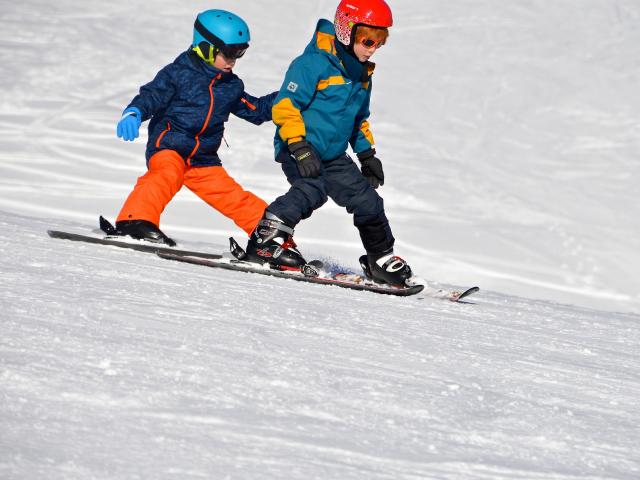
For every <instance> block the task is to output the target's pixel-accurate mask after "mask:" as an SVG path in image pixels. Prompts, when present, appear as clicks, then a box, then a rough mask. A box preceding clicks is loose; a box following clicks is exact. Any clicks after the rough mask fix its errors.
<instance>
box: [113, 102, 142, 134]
mask: <svg viewBox="0 0 640 480" xmlns="http://www.w3.org/2000/svg"><path fill="white" fill-rule="evenodd" d="M141 123H142V112H141V111H140V109H138V108H136V107H129V108H127V109H126V110H125V111H124V112H122V118H121V119H120V121H119V122H118V127H117V128H116V134H117V135H118V138H122V139H123V140H125V141H129V142H133V141H134V140H135V139H136V138H138V130H140V124H141Z"/></svg>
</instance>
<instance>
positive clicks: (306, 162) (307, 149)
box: [289, 140, 320, 177]
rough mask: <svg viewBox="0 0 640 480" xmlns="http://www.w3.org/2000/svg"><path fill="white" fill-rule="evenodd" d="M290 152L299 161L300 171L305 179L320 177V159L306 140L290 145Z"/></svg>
mask: <svg viewBox="0 0 640 480" xmlns="http://www.w3.org/2000/svg"><path fill="white" fill-rule="evenodd" d="M289 152H290V153H291V155H293V157H294V158H295V159H296V160H297V161H298V171H300V175H302V176H303V177H317V176H318V175H320V159H319V158H318V155H316V152H315V151H314V150H313V147H312V146H311V145H310V144H309V143H307V141H306V140H300V141H298V142H293V143H291V144H289Z"/></svg>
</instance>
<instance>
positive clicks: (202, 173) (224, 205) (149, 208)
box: [116, 150, 267, 235]
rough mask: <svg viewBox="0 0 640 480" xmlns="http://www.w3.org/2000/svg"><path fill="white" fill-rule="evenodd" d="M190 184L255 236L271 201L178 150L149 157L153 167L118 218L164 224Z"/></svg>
mask: <svg viewBox="0 0 640 480" xmlns="http://www.w3.org/2000/svg"><path fill="white" fill-rule="evenodd" d="M182 185H186V186H187V188H189V190H191V191H192V192H193V193H195V194H196V195H197V196H198V197H200V198H201V199H202V200H204V201H205V202H206V203H208V204H209V205H211V206H212V207H213V208H215V209H216V210H218V211H219V212H220V213H222V214H223V215H225V216H226V217H228V218H230V219H231V220H233V221H234V222H235V224H236V225H238V227H240V228H241V229H242V230H244V231H245V232H247V234H248V235H251V232H252V231H253V230H254V229H255V227H256V225H257V224H258V222H259V221H260V219H261V218H262V215H263V213H264V211H265V209H266V208H267V204H266V202H265V201H264V200H262V199H261V198H259V197H257V196H255V195H254V194H253V193H251V192H247V191H246V190H243V188H242V187H241V186H240V184H238V183H237V182H236V181H235V180H234V179H233V178H231V177H230V176H229V174H228V173H227V172H226V170H225V169H224V168H223V167H221V166H214V167H190V166H188V165H186V164H185V163H184V160H183V159H182V157H181V156H180V155H179V154H178V153H177V152H176V151H174V150H161V151H159V152H157V153H156V154H155V155H153V156H152V157H151V158H150V159H149V170H148V171H147V173H145V174H144V175H143V176H141V177H140V178H138V182H137V183H136V185H135V187H134V188H133V191H132V192H131V193H130V194H129V197H128V198H127V200H126V201H125V203H124V205H123V207H122V210H121V211H120V214H119V215H118V218H117V220H116V221H118V222H119V221H123V220H147V221H149V222H151V223H153V224H154V225H156V226H158V227H159V226H160V214H161V213H162V211H163V210H164V208H165V207H166V206H167V204H168V203H169V202H170V201H171V199H172V198H173V197H174V195H175V194H176V193H178V190H180V188H182Z"/></svg>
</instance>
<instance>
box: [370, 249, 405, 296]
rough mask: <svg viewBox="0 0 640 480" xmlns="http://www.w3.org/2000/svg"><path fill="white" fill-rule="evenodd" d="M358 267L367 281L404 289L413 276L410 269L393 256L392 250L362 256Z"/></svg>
mask: <svg viewBox="0 0 640 480" xmlns="http://www.w3.org/2000/svg"><path fill="white" fill-rule="evenodd" d="M360 266H361V267H362V270H363V271H364V274H365V276H366V277H367V279H369V280H373V281H374V282H376V283H386V284H388V285H392V286H394V287H406V286H407V284H406V280H407V279H409V278H411V276H412V275H413V274H412V272H411V267H409V265H408V264H407V262H405V261H404V260H403V259H402V258H400V257H398V256H396V255H394V254H393V250H392V251H390V252H385V253H383V254H380V255H362V256H361V257H360Z"/></svg>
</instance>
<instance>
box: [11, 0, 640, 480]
mask: <svg viewBox="0 0 640 480" xmlns="http://www.w3.org/2000/svg"><path fill="white" fill-rule="evenodd" d="M335 4H336V1H324V0H323V1H318V2H296V1H293V0H278V1H275V0H260V1H258V0H247V1H243V2H231V1H220V2H216V4H215V5H212V4H211V3H210V2H203V1H192V2H169V1H166V0H158V1H150V2H146V3H144V6H143V4H142V3H141V2H125V1H124V0H113V1H111V2H81V1H79V0H58V1H56V2H45V1H42V0H25V1H23V2H13V3H7V4H6V5H3V8H2V11H1V12H0V147H1V148H0V274H1V275H2V288H1V289H0V332H1V335H0V478H2V479H11V480H13V479H40V478H46V479H83V480H84V479H175V478H179V479H191V478H193V479H195V478H216V479H217V478H219V479H252V480H253V479H336V478H339V479H394V480H395V479H515V478H518V479H541V480H542V479H544V480H547V479H554V480H570V479H629V480H631V479H637V478H640V454H639V453H638V449H637V445H638V443H639V440H640V429H639V427H638V425H639V423H640V403H639V402H638V398H640V377H639V375H638V372H639V371H640V349H639V347H638V345H639V344H640V333H639V325H640V315H639V314H640V277H639V276H638V273H637V272H638V271H639V269H640V248H639V244H638V237H639V234H640V220H638V219H639V218H640V206H639V203H638V187H637V185H638V183H640V177H639V175H640V165H639V164H638V161H637V160H638V159H637V157H638V151H640V148H639V147H640V141H639V139H640V95H638V84H639V80H640V61H639V60H638V58H640V57H639V56H638V53H639V47H638V45H640V29H639V28H638V24H639V22H640V4H639V3H638V2H637V1H636V0H589V1H584V0H563V1H560V2H552V1H550V0H545V1H543V0H533V1H528V2H523V1H520V2H499V1H498V0H474V1H470V0H458V1H456V2H446V1H444V0H401V1H400V0H398V1H396V2H392V3H391V5H392V7H393V10H394V23H395V24H394V27H393V28H392V31H391V37H390V40H389V42H388V44H387V45H386V46H385V47H384V48H382V49H380V51H379V52H378V53H377V54H376V56H375V57H374V60H376V61H377V63H378V68H377V70H376V74H375V77H374V84H375V85H374V95H373V105H372V111H373V115H372V118H371V124H372V130H373V132H374V135H375V138H376V147H377V150H378V152H379V154H380V158H381V159H382V161H383V162H384V166H385V172H386V175H387V179H386V182H385V185H384V187H382V189H381V190H380V191H381V193H382V195H383V196H384V198H385V205H386V208H387V213H388V216H389V218H390V219H391V222H392V227H393V230H394V234H395V236H396V238H397V239H398V243H397V249H396V251H397V253H399V254H400V255H402V256H404V257H406V258H407V259H408V261H409V262H410V264H411V265H412V267H413V268H414V270H415V271H416V272H417V273H418V274H420V275H421V276H422V277H425V278H427V279H428V280H430V282H432V285H436V286H437V285H442V286H445V287H452V286H470V285H473V284H478V285H480V286H481V287H482V291H481V292H480V293H479V294H477V295H476V296H474V297H471V298H470V302H469V303H465V304H453V303H449V302H446V301H441V300H436V299H430V298H427V297H422V296H420V295H418V296H417V297H410V298H394V297H385V296H380V295H375V294H370V293H359V292H351V291H347V290H342V289H338V288H331V287H324V286H317V285H306V284H300V283H299V282H293V281H287V280H281V279H274V278H268V277H261V276H256V275H250V274H242V273H237V272H227V271H218V270H211V269H207V268H203V267H198V266H194V265H186V264H179V263H174V262H169V261H165V260H162V259H160V258H157V257H156V256H154V255H151V254H145V253H139V252H132V251H125V250H122V249H117V248H105V247H100V246H95V245H83V244H78V243H74V242H67V241H62V240H54V239H50V238H49V237H47V235H46V230H47V229H48V228H55V229H68V230H72V231H77V232H84V233H87V232H90V231H91V229H95V228H96V224H97V222H96V220H97V216H98V215H99V214H100V213H102V214H105V215H106V216H108V217H109V218H111V219H113V218H114V217H115V215H116V214H117V212H118V210H119V208H120V206H121V204H122V202H123V201H124V198H125V197H126V195H127V194H128V192H129V191H130V189H131V187H132V186H133V184H134V182H135V180H136V178H137V177H138V176H139V175H141V174H142V173H143V172H144V143H145V140H146V132H144V129H143V137H142V138H140V139H139V140H138V141H137V142H135V143H133V144H130V143H124V142H122V141H120V140H118V139H116V138H115V124H116V122H117V120H118V118H119V116H120V113H121V111H122V109H123V108H124V107H125V106H126V104H127V103H128V101H129V100H130V99H131V98H132V96H133V95H134V94H135V93H136V92H137V88H138V87H139V86H140V85H141V84H143V83H146V82H147V81H149V80H150V79H151V78H152V77H153V76H154V75H155V73H156V71H157V70H158V69H159V68H160V67H162V66H163V65H165V64H166V63H168V62H170V61H171V60H172V59H173V58H174V57H175V56H177V54H178V53H179V52H181V51H182V50H184V49H185V48H186V47H187V46H188V44H189V42H190V37H191V30H192V24H193V17H194V15H195V14H196V13H197V12H199V11H202V10H205V9H207V8H227V9H229V10H233V11H234V12H236V13H238V14H240V15H241V16H243V17H244V18H245V19H246V20H247V21H248V23H249V25H250V27H251V33H252V46H251V48H250V50H249V51H248V53H247V55H245V57H243V59H241V60H240V61H239V62H238V65H237V68H236V71H237V73H238V74H239V75H240V76H241V78H243V80H244V81H245V84H246V85H247V90H248V91H249V92H250V93H252V94H254V95H256V94H258V95H261V94H265V93H268V92H270V91H272V90H275V89H276V88H278V87H279V85H280V82H281V80H282V78H283V75H284V71H285V70H286V68H287V65H288V63H289V62H290V61H291V59H293V58H294V57H295V56H296V55H298V54H299V53H300V51H301V50H302V48H303V47H304V46H305V45H306V43H307V42H308V40H309V38H310V35H311V32H312V30H313V27H314V25H315V22H316V20H317V18H319V17H326V18H331V17H332V14H333V9H334V8H335ZM273 130H274V129H273V126H272V125H263V126H261V127H255V126H252V125H249V124H246V123H244V122H242V121H240V120H238V119H232V120H231V121H230V122H229V125H228V129H227V133H226V138H227V141H228V142H229V145H230V147H229V148H228V149H227V148H226V147H225V148H224V149H223V150H222V151H221V157H222V159H223V162H224V165H225V167H226V168H227V169H228V171H229V172H230V173H231V175H233V176H234V177H235V178H236V179H237V180H238V181H239V182H240V183H242V184H243V185H244V186H245V187H246V188H248V189H250V190H252V191H254V192H255V193H257V194H259V195H261V196H262V197H264V198H265V199H267V200H270V199H273V198H275V197H276V196H277V195H279V194H281V193H282V192H284V191H285V190H286V188H287V184H286V181H285V179H284V176H283V175H282V172H281V171H280V170H279V167H278V166H277V164H275V163H274V162H273V160H272V135H273ZM162 228H163V229H164V230H165V231H166V232H167V233H168V234H169V235H170V236H172V237H174V238H176V239H177V240H178V241H179V242H180V246H181V247H184V248H189V249H198V250H206V251H211V252H218V251H222V250H224V249H225V248H226V245H227V243H226V238H227V237H228V236H229V235H234V236H236V237H237V238H238V237H239V238H242V234H241V232H239V231H238V230H237V229H235V227H234V226H233V224H232V223H231V222H230V221H228V220H227V219H225V218H224V217H222V216H221V215H220V214H218V213H217V212H215V211H213V210H211V209H210V208H209V207H207V206H206V205H204V204H202V203H201V202H200V200H198V199H197V198H196V197H195V196H194V195H193V194H191V193H190V192H188V191H183V192H180V193H179V194H178V195H177V196H176V198H175V199H174V201H173V202H172V203H171V204H170V205H169V207H168V208H167V210H166V211H165V213H164V215H163V224H162ZM296 241H297V242H298V244H299V245H300V247H301V249H302V250H303V252H305V253H306V254H307V256H309V257H321V258H324V259H327V260H328V261H330V262H333V263H336V264H341V265H343V266H346V267H350V268H354V269H355V268H356V267H357V259H358V256H359V255H360V254H361V253H362V252H361V246H360V244H359V238H358V234H357V232H356V230H355V229H354V228H353V225H352V224H351V219H350V218H349V216H348V215H347V214H346V213H345V212H344V211H343V210H342V209H340V208H339V207H337V206H335V205H333V204H331V203H329V204H327V205H326V206H325V207H323V209H322V210H320V211H318V212H316V213H315V214H314V215H313V217H312V218H310V219H309V220H306V221H304V222H303V223H301V224H300V225H299V227H298V229H297V230H296Z"/></svg>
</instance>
